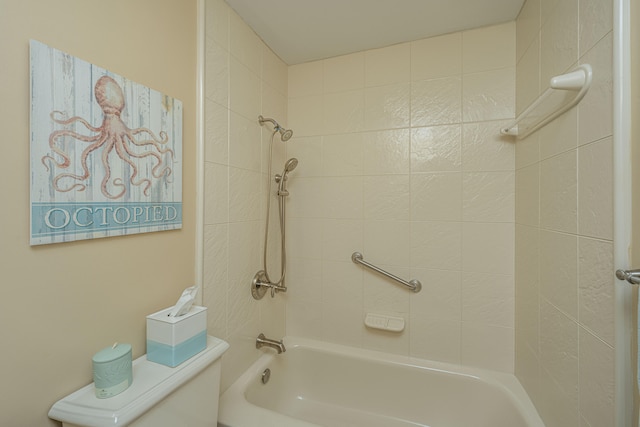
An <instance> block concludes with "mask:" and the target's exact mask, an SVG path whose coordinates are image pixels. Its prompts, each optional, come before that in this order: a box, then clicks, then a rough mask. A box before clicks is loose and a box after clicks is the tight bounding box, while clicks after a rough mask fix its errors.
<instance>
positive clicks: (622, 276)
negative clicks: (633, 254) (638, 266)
mask: <svg viewBox="0 0 640 427" xmlns="http://www.w3.org/2000/svg"><path fill="white" fill-rule="evenodd" d="M616 277H617V278H618V280H626V281H627V282H629V283H631V284H632V285H640V270H617V271H616Z"/></svg>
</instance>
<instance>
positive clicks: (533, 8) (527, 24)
mask: <svg viewBox="0 0 640 427" xmlns="http://www.w3.org/2000/svg"><path fill="white" fill-rule="evenodd" d="M539 31H540V0H527V1H525V2H524V4H523V6H522V9H521V10H520V13H519V14H518V17H517V18H516V58H517V61H518V62H519V61H520V59H521V58H522V56H523V55H524V52H525V51H526V50H527V49H529V46H530V45H531V43H532V42H533V41H534V40H535V39H536V38H537V37H538V35H539Z"/></svg>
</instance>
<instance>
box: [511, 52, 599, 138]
mask: <svg viewBox="0 0 640 427" xmlns="http://www.w3.org/2000/svg"><path fill="white" fill-rule="evenodd" d="M592 80H593V71H592V70H591V65H589V64H582V65H580V66H579V67H578V68H576V69H575V70H574V71H572V72H570V73H567V74H561V75H559V76H555V77H552V78H551V80H550V81H549V88H548V89H547V90H546V91H544V92H543V93H542V95H540V96H539V97H538V99H536V100H535V101H534V102H533V103H531V105H529V106H528V107H527V108H526V109H525V110H524V111H523V112H522V113H520V115H519V116H518V117H517V118H516V120H515V121H514V122H513V123H511V124H510V125H509V126H507V127H505V128H502V129H500V133H501V134H503V135H512V136H515V137H516V138H517V139H523V138H526V137H527V136H529V135H531V134H532V133H533V132H535V131H537V130H538V129H540V128H541V127H543V126H546V125H547V124H548V123H550V122H551V121H553V120H555V119H556V118H557V117H559V116H560V115H562V114H563V113H565V112H567V111H569V110H570V109H571V108H572V107H574V106H575V105H577V104H578V102H580V101H581V100H582V98H584V96H585V95H586V94H587V91H588V90H589V88H590V87H591V81H592ZM569 92H573V93H574V94H575V95H572V94H570V93H569ZM567 101H568V102H567Z"/></svg>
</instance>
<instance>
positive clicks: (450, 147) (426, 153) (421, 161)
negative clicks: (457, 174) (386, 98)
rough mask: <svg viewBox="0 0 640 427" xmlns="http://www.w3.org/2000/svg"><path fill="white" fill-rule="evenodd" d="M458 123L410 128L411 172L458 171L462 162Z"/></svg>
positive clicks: (460, 135) (460, 132)
mask: <svg viewBox="0 0 640 427" xmlns="http://www.w3.org/2000/svg"><path fill="white" fill-rule="evenodd" d="M461 147H462V129H461V126H460V125H448V126H430V127H419V128H413V129H411V172H412V173H416V172H437V171H459V170H460V169H461V164H462V160H461V158H462V155H461V151H462V148H461Z"/></svg>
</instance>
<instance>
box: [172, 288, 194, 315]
mask: <svg viewBox="0 0 640 427" xmlns="http://www.w3.org/2000/svg"><path fill="white" fill-rule="evenodd" d="M196 295H198V287H197V286H191V287H190V288H187V289H185V290H184V291H182V295H180V298H179V299H178V302H177V303H176V305H175V306H173V308H172V309H171V312H169V317H178V316H184V315H185V314H187V313H188V312H189V310H190V309H191V306H192V305H193V302H194V301H195V300H196Z"/></svg>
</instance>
